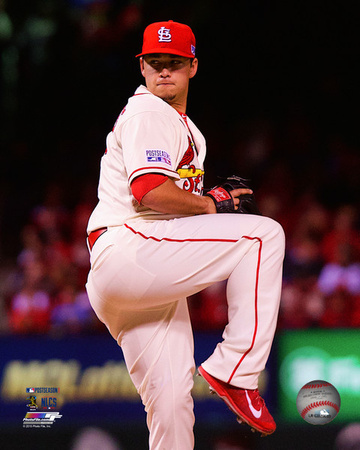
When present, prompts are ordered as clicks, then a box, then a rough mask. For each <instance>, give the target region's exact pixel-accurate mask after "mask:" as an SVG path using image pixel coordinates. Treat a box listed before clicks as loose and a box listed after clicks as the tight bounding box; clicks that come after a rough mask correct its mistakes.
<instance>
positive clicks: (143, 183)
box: [130, 173, 168, 203]
mask: <svg viewBox="0 0 360 450" xmlns="http://www.w3.org/2000/svg"><path fill="white" fill-rule="evenodd" d="M167 179H168V177H167V176H166V175H161V174H159V173H147V174H145V175H141V176H139V177H137V178H135V180H134V181H133V182H132V183H131V186H130V187H131V192H132V195H133V196H134V197H135V198H136V200H137V201H138V202H139V203H141V200H142V198H143V197H144V195H145V194H147V193H148V192H149V191H151V190H152V189H154V188H156V187H157V186H160V184H163V183H165V181H166V180H167Z"/></svg>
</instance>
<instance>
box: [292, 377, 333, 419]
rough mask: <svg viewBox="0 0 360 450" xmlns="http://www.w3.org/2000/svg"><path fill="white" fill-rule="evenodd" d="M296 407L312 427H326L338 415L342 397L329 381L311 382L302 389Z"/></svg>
mask: <svg viewBox="0 0 360 450" xmlns="http://www.w3.org/2000/svg"><path fill="white" fill-rule="evenodd" d="M296 407H297V410H298V411H299V414H300V415H301V417H302V418H303V419H304V420H305V421H306V422H308V423H311V424H312V425H325V424H326V423H329V422H331V421H332V420H333V419H335V417H336V416H337V415H338V413H339V411H340V395H339V392H338V391H337V389H336V388H335V387H334V386H333V385H332V384H330V383H328V382H327V381H323V380H314V381H310V382H309V383H306V384H305V385H304V386H303V387H302V388H301V389H300V391H299V393H298V396H297V399H296Z"/></svg>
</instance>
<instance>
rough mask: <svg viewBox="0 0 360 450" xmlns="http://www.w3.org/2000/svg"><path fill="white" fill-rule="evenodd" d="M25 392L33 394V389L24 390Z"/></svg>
mask: <svg viewBox="0 0 360 450" xmlns="http://www.w3.org/2000/svg"><path fill="white" fill-rule="evenodd" d="M26 392H27V393H29V394H33V393H34V392H35V388H26Z"/></svg>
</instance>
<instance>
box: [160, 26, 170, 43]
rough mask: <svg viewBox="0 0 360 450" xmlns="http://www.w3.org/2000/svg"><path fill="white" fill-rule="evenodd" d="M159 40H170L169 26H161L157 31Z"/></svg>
mask: <svg viewBox="0 0 360 450" xmlns="http://www.w3.org/2000/svg"><path fill="white" fill-rule="evenodd" d="M158 35H159V42H171V34H170V28H165V27H161V28H160V29H159V31H158Z"/></svg>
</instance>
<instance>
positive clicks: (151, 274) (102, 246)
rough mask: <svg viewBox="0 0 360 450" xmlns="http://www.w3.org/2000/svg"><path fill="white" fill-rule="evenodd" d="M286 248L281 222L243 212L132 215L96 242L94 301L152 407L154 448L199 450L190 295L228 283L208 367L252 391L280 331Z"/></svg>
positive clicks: (149, 421) (150, 425)
mask: <svg viewBox="0 0 360 450" xmlns="http://www.w3.org/2000/svg"><path fill="white" fill-rule="evenodd" d="M284 248H285V239H284V233H283V230H282V228H281V226H280V225H279V224H278V223H277V222H275V221H273V220H272V219H269V218H266V217H262V216H256V215H242V214H211V215H202V216H192V217H185V218H180V219H173V220H168V221H164V220H163V221H156V222H144V221H132V222H128V223H127V224H125V225H122V226H118V227H111V228H109V230H108V231H107V232H106V233H104V234H103V235H102V236H100V237H99V239H98V240H97V241H96V243H95V245H94V247H93V249H92V252H91V270H90V273H89V277H88V283H87V291H88V295H89V299H90V302H91V305H92V307H93V309H94V310H95V312H96V314H97V315H98V317H99V319H100V320H101V321H103V322H104V323H105V324H106V326H107V327H108V329H109V331H110V333H111V335H112V336H113V337H114V339H116V340H117V342H118V344H119V345H120V346H121V348H122V350H123V353H124V358H125V362H126V365H127V368H128V370H129V373H130V376H131V378H132V380H133V382H134V385H135V386H136V388H137V390H138V392H139V394H140V396H141V398H142V401H143V403H144V405H145V410H146V412H147V424H148V428H149V431H150V438H149V443H150V449H151V450H160V449H161V450H190V449H193V448H194V437H193V425H194V414H193V401H192V397H191V389H192V386H193V374H194V370H195V364H194V358H193V336H192V329H191V324H190V319H189V313H188V308H187V303H186V297H188V296H190V295H192V294H194V293H196V292H199V291H200V290H202V289H204V288H206V287H207V286H210V285H211V284H214V283H216V282H218V281H221V280H226V279H227V280H228V282H227V302H228V319H229V321H228V325H227V326H226V327H225V330H224V333H223V341H222V342H221V343H219V344H218V345H217V347H216V348H215V350H214V352H213V354H212V355H211V356H210V357H209V358H208V359H207V360H206V361H205V362H204V363H203V367H204V369H205V370H206V371H208V372H209V373H210V374H211V375H213V376H214V377H216V378H218V379H220V380H223V381H225V382H228V383H230V384H232V385H234V386H238V387H243V388H248V389H255V388H256V387H257V382H258V377H259V374H260V372H261V371H262V370H263V369H264V367H265V364H266V361H267V359H268V356H269V352H270V349H271V345H272V341H273V337H274V333H275V329H276V323H277V315H278V309H279V301H280V293H281V282H282V263H283V258H284Z"/></svg>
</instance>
